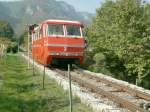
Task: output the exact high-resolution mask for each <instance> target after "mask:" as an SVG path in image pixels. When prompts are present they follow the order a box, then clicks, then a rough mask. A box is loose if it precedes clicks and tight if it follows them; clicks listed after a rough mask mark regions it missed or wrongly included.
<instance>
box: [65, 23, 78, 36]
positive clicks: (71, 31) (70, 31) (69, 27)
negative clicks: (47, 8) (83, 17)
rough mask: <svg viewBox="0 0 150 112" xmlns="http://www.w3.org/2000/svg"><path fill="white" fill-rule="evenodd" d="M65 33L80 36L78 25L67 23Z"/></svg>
mask: <svg viewBox="0 0 150 112" xmlns="http://www.w3.org/2000/svg"><path fill="white" fill-rule="evenodd" d="M67 35H68V36H71V37H74V36H77V37H78V36H81V32H80V26H73V25H67Z"/></svg>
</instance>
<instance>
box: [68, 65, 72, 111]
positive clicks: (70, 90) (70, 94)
mask: <svg viewBox="0 0 150 112" xmlns="http://www.w3.org/2000/svg"><path fill="white" fill-rule="evenodd" d="M68 79H69V101H70V112H72V87H71V74H70V64H68Z"/></svg>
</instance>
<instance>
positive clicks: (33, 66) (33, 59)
mask: <svg viewBox="0 0 150 112" xmlns="http://www.w3.org/2000/svg"><path fill="white" fill-rule="evenodd" d="M32 60H33V64H32V66H33V76H34V75H35V66H34V57H33V55H32Z"/></svg>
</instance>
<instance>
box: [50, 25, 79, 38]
mask: <svg viewBox="0 0 150 112" xmlns="http://www.w3.org/2000/svg"><path fill="white" fill-rule="evenodd" d="M80 29H81V27H80V26H75V25H60V24H54V25H53V24H50V25H48V34H49V36H53V35H54V36H55V35H57V36H65V34H64V32H66V36H67V37H81V30H80Z"/></svg>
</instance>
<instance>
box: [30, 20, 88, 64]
mask: <svg viewBox="0 0 150 112" xmlns="http://www.w3.org/2000/svg"><path fill="white" fill-rule="evenodd" d="M31 36H32V57H33V58H34V59H35V60H36V61H38V62H39V63H41V64H43V65H46V66H48V65H51V64H66V63H74V64H82V63H83V59H84V50H85V45H86V40H85V39H84V37H83V25H82V24H81V23H80V22H78V21H66V20H46V21H44V22H42V23H41V24H40V25H38V26H37V27H34V31H32V33H31Z"/></svg>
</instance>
